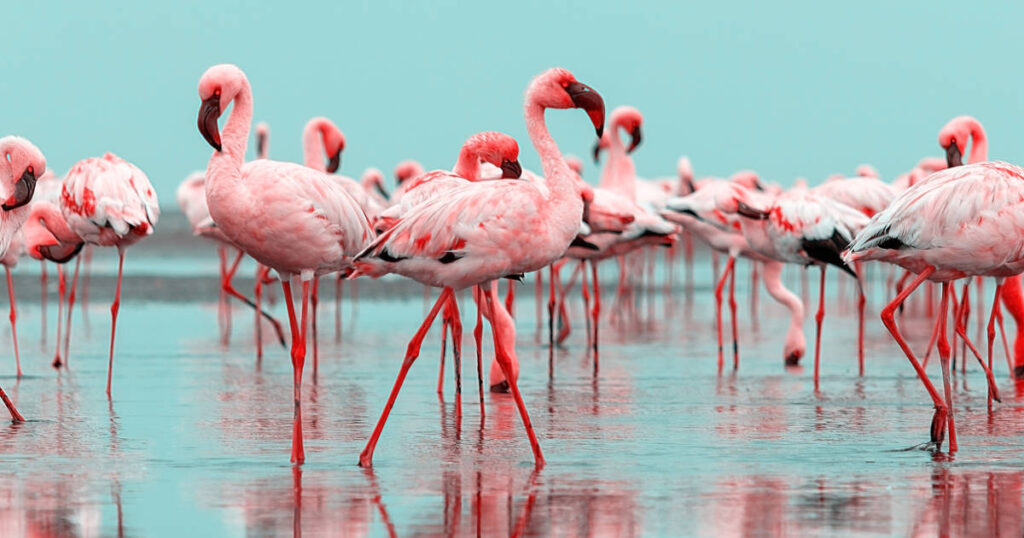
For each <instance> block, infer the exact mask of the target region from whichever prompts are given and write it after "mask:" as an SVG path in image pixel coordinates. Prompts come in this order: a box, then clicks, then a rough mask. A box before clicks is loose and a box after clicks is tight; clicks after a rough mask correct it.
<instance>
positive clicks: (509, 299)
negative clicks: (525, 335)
mask: <svg viewBox="0 0 1024 538" xmlns="http://www.w3.org/2000/svg"><path fill="white" fill-rule="evenodd" d="M515 306H516V283H515V282H514V281H512V280H509V281H508V292H507V294H506V295H505V310H508V313H509V315H510V316H512V319H515V317H516V308H515Z"/></svg>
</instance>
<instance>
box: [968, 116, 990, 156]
mask: <svg viewBox="0 0 1024 538" xmlns="http://www.w3.org/2000/svg"><path fill="white" fill-rule="evenodd" d="M970 126H971V155H970V156H969V157H968V158H967V164H975V163H981V162H985V161H987V160H988V138H987V137H986V136H985V129H984V128H983V127H982V126H981V124H980V123H978V122H976V121H974V122H971V124H970Z"/></svg>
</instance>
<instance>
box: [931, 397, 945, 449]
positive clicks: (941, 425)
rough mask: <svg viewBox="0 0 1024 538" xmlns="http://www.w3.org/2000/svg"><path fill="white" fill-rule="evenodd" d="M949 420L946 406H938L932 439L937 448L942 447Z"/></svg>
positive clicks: (933, 418) (932, 429) (933, 420)
mask: <svg viewBox="0 0 1024 538" xmlns="http://www.w3.org/2000/svg"><path fill="white" fill-rule="evenodd" d="M948 421H949V412H948V411H947V410H946V408H945V407H936V408H935V416H933V417H932V428H931V432H932V440H931V443H933V444H934V445H935V448H936V450H938V449H941V448H942V441H943V440H944V439H945V438H946V424H947V423H948Z"/></svg>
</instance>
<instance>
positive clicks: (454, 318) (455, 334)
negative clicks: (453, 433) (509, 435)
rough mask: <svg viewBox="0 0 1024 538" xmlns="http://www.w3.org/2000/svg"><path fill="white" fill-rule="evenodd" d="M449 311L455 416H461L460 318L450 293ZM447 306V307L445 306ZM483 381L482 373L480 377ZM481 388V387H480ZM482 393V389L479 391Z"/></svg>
mask: <svg viewBox="0 0 1024 538" xmlns="http://www.w3.org/2000/svg"><path fill="white" fill-rule="evenodd" d="M448 305H450V307H451V312H450V314H449V315H448V323H449V324H450V325H451V328H452V360H453V361H454V363H455V364H454V366H455V416H456V418H457V419H461V418H462V319H460V317H459V303H458V301H456V300H455V295H454V294H452V295H451V296H450V298H449V300H448ZM446 308H447V307H446ZM480 382H481V384H482V383H483V375H481V379H480ZM481 388H482V387H481ZM480 393H481V394H483V391H482V390H481V392H480Z"/></svg>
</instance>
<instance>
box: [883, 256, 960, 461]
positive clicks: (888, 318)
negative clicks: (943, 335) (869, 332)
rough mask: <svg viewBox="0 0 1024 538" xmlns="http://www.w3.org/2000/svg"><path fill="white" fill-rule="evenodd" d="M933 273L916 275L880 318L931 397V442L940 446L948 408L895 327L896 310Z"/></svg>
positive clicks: (926, 271)
mask: <svg viewBox="0 0 1024 538" xmlns="http://www.w3.org/2000/svg"><path fill="white" fill-rule="evenodd" d="M934 272H935V267H933V266H928V267H926V268H925V269H924V270H923V271H921V273H920V274H918V275H917V278H915V279H914V281H913V282H911V283H910V286H908V287H906V288H904V289H903V290H902V291H900V293H899V295H897V296H896V298H895V299H893V300H892V302H890V303H889V304H887V305H886V306H885V308H883V309H882V313H881V318H882V323H883V324H884V325H885V328H886V329H888V331H889V334H891V335H892V337H893V339H894V340H896V344H897V345H899V346H900V349H902V350H903V354H904V355H906V356H907V360H909V361H910V364H911V366H913V367H914V371H915V372H917V377H918V378H919V379H920V380H921V384H923V385H924V388H925V390H927V391H928V395H929V396H930V397H931V399H932V403H934V404H935V416H934V417H933V418H932V428H931V435H932V442H933V443H935V444H936V445H938V446H941V445H942V439H943V437H944V436H945V423H946V415H947V414H948V412H949V411H948V409H949V408H948V407H947V406H946V402H945V401H944V400H943V399H942V396H940V395H939V391H937V390H935V386H934V385H932V382H931V380H930V379H928V374H927V373H925V371H924V368H923V367H922V366H921V363H920V362H918V360H917V357H915V356H914V352H913V351H912V350H911V349H910V346H909V345H907V342H906V340H904V339H903V335H901V334H900V330H899V327H898V326H897V325H896V318H895V313H896V310H897V309H898V308H899V307H900V305H902V304H903V301H905V300H906V299H907V297H908V296H909V295H910V294H911V293H913V292H914V290H915V289H917V288H918V287H919V286H920V285H921V284H922V283H923V282H924V281H925V279H927V278H928V277H929V276H930V275H931V274H932V273H934ZM944 328H945V323H942V324H941V325H940V327H939V329H940V331H941V330H942V329H944Z"/></svg>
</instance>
